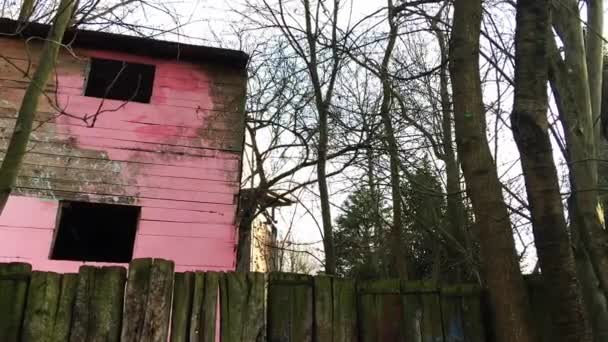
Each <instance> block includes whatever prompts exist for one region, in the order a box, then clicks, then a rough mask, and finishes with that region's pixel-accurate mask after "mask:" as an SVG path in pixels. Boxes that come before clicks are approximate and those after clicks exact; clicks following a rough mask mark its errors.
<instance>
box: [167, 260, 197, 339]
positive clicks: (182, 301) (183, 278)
mask: <svg viewBox="0 0 608 342" xmlns="http://www.w3.org/2000/svg"><path fill="white" fill-rule="evenodd" d="M193 280H194V274H193V273H192V272H186V273H175V281H174V285H173V310H172V315H171V342H188V341H189V339H188V333H189V331H190V315H191V314H192V294H193V291H194V283H193Z"/></svg>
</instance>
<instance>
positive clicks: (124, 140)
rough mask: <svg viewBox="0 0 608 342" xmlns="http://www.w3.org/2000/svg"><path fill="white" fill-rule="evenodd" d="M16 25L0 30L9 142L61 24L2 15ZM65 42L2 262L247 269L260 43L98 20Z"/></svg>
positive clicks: (12, 206) (0, 131) (9, 212)
mask: <svg viewBox="0 0 608 342" xmlns="http://www.w3.org/2000/svg"><path fill="white" fill-rule="evenodd" d="M15 30H18V31H19V35H17V36H13V37H12V38H8V37H7V36H6V35H3V36H2V37H4V38H0V54H1V55H2V57H3V58H2V59H0V137H1V144H2V146H1V150H2V151H4V149H5V148H6V146H7V142H8V137H10V134H11V132H12V130H13V127H14V122H15V116H16V108H18V106H19V104H20V100H21V98H22V96H23V94H24V92H25V88H26V86H27V85H28V76H27V72H28V71H29V74H30V75H31V74H32V73H33V67H32V65H33V66H34V67H35V65H36V60H37V58H38V55H39V53H40V50H41V47H42V40H41V39H39V38H40V37H44V36H46V33H47V31H48V26H45V25H39V24H28V26H27V27H25V28H18V27H17V23H16V22H13V21H10V20H0V32H2V33H13V32H15ZM65 43H69V44H70V46H71V48H72V49H71V51H70V50H68V49H66V48H63V49H61V53H60V56H59V59H58V62H57V66H56V72H55V76H54V77H53V81H51V82H50V84H49V86H48V87H47V90H46V96H45V98H44V99H42V100H41V103H40V105H39V110H38V116H37V118H36V125H35V126H36V130H35V131H34V133H33V135H32V139H31V142H30V146H29V150H28V151H29V152H28V153H27V155H26V156H25V162H24V165H23V167H22V169H21V171H20V176H19V179H18V182H17V187H16V188H15V189H14V191H13V194H12V195H11V198H10V200H9V202H8V204H7V207H6V208H5V211H4V213H3V214H2V215H1V216H0V262H8V261H22V262H28V263H31V264H32V265H33V267H34V269H39V270H49V271H59V272H73V271H76V270H77V269H78V267H79V266H80V265H82V264H84V263H87V264H101V263H103V264H108V263H121V264H124V263H126V262H128V261H129V260H131V259H132V258H139V257H158V258H166V259H171V260H174V261H175V264H176V270H177V271H185V270H232V269H234V267H235V244H236V241H235V229H236V228H235V226H236V225H235V217H236V210H237V200H238V194H239V177H240V165H241V155H242V149H243V129H244V113H243V105H244V99H245V89H246V72H245V66H246V63H247V55H246V54H244V53H242V52H240V51H232V50H225V49H216V48H210V47H202V46H193V45H185V44H176V43H170V42H164V41H157V40H150V39H145V38H135V37H130V36H123V35H116V34H109V33H101V32H90V31H75V32H68V33H67V34H66V38H65ZM30 63H31V64H30Z"/></svg>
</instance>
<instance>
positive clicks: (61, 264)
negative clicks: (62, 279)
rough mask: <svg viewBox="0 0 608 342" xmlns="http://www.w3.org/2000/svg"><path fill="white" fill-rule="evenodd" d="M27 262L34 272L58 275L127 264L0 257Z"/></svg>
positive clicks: (2, 259)
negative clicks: (55, 273)
mask: <svg viewBox="0 0 608 342" xmlns="http://www.w3.org/2000/svg"><path fill="white" fill-rule="evenodd" d="M16 261H18V262H27V263H29V264H31V265H32V269H33V270H36V271H47V272H58V273H78V269H79V268H80V266H84V265H89V266H96V267H101V266H122V267H125V266H127V265H128V264H119V263H104V262H81V261H69V260H50V259H41V258H7V257H0V262H16Z"/></svg>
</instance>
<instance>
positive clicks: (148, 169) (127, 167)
mask: <svg viewBox="0 0 608 342" xmlns="http://www.w3.org/2000/svg"><path fill="white" fill-rule="evenodd" d="M28 155H30V154H28ZM28 155H26V161H25V162H24V164H27V165H34V166H42V167H44V166H55V167H69V168H73V169H77V170H98V169H99V166H92V165H90V164H86V163H84V162H82V159H83V158H76V157H71V159H70V161H69V162H68V163H64V162H63V161H57V160H45V161H42V162H41V161H39V160H32V159H29V158H27V157H28ZM108 164H112V165H109V166H111V168H112V170H114V171H116V172H119V171H120V172H123V171H124V172H127V173H126V174H125V175H127V174H129V173H130V174H138V175H140V176H147V175H151V176H163V177H174V176H175V175H179V177H180V178H187V179H202V180H221V181H226V182H235V181H237V180H238V172H236V171H231V170H213V169H209V170H200V169H192V168H183V167H177V166H168V165H153V164H148V165H145V164H141V163H127V162H115V161H108Z"/></svg>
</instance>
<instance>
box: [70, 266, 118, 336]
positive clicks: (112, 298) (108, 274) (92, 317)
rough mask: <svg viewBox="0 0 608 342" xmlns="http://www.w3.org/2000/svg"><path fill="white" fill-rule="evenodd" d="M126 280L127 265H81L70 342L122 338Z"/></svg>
mask: <svg viewBox="0 0 608 342" xmlns="http://www.w3.org/2000/svg"><path fill="white" fill-rule="evenodd" d="M125 279H126V270H125V269H124V268H123V267H101V268H97V267H91V266H82V267H80V270H79V273H78V285H77V289H76V299H75V303H74V314H73V317H72V329H71V331H70V341H72V342H77V341H104V342H106V341H107V342H113V341H119V340H120V328H121V321H122V308H123V295H124V286H125Z"/></svg>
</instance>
